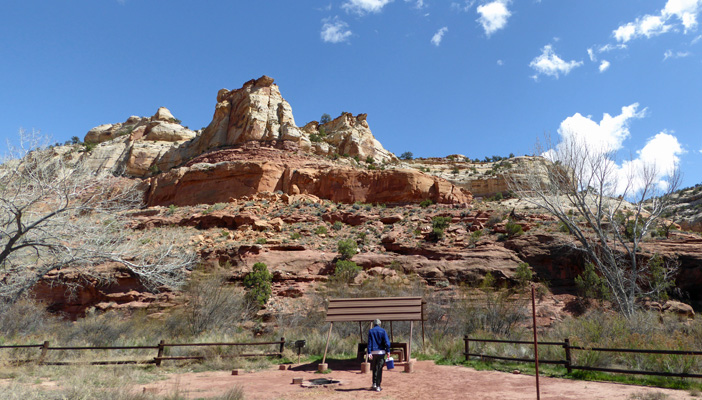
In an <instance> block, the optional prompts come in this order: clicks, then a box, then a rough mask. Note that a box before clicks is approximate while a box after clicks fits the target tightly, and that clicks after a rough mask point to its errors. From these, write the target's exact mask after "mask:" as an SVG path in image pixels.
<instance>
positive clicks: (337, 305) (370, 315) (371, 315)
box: [325, 297, 426, 322]
mask: <svg viewBox="0 0 702 400" xmlns="http://www.w3.org/2000/svg"><path fill="white" fill-rule="evenodd" d="M425 309H426V302H425V301H424V300H422V298H421V297H373V298H358V299H330V300H329V308H328V309H327V319H326V320H325V321H326V322H355V321H373V320H374V319H376V318H377V319H380V320H381V321H426V312H425Z"/></svg>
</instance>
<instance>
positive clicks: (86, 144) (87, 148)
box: [83, 143, 98, 153]
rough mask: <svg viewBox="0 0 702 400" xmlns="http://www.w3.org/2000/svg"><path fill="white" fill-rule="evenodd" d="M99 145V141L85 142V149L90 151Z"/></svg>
mask: <svg viewBox="0 0 702 400" xmlns="http://www.w3.org/2000/svg"><path fill="white" fill-rule="evenodd" d="M97 145H98V144H97V143H83V151H84V152H86V153H90V152H91V151H93V149H94V148H95V147H96V146H97Z"/></svg>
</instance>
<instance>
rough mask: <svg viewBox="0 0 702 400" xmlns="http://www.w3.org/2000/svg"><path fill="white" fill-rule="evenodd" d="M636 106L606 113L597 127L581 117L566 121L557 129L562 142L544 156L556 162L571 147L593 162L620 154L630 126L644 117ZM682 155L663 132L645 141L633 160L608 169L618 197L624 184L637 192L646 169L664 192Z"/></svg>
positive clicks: (677, 146)
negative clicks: (584, 151) (579, 148)
mask: <svg viewBox="0 0 702 400" xmlns="http://www.w3.org/2000/svg"><path fill="white" fill-rule="evenodd" d="M638 106H639V104H638V103H634V104H632V105H629V106H626V107H622V112H621V114H619V115H617V116H614V117H613V116H611V115H609V114H607V113H605V114H604V116H603V118H602V120H601V121H600V122H599V123H598V122H595V121H593V120H592V118H591V117H584V116H582V115H581V114H580V113H576V114H574V115H573V116H571V117H568V118H566V119H565V120H564V121H563V122H561V125H560V127H559V128H558V134H559V135H560V139H561V141H560V143H559V144H558V145H557V146H556V151H553V150H552V151H551V152H549V153H544V156H545V157H548V158H551V159H554V158H558V151H565V150H566V148H567V146H568V145H571V144H575V145H582V146H584V147H585V148H586V149H587V151H588V153H587V154H588V155H589V157H592V158H595V157H599V156H602V155H604V154H607V153H610V152H617V151H619V150H621V149H622V148H623V143H624V141H625V140H626V139H627V138H629V136H630V132H629V123H630V122H631V121H632V120H634V119H637V118H642V117H644V116H645V112H646V109H643V110H641V111H637V109H638ZM683 153H684V150H683V148H682V146H681V145H680V143H679V142H678V140H677V138H676V137H675V136H673V135H672V134H670V133H668V132H666V131H663V132H660V133H658V134H657V135H655V136H654V137H652V138H650V139H648V141H647V142H646V145H645V146H644V147H643V148H642V149H640V150H638V151H637V152H636V154H637V157H636V158H634V159H631V160H627V161H624V162H622V163H621V164H619V165H617V164H614V163H612V164H611V165H610V167H611V168H613V171H614V174H615V176H616V177H617V182H615V183H614V185H613V189H614V190H615V192H616V193H617V194H621V193H622V192H623V191H624V188H625V183H627V182H629V183H630V184H631V187H630V188H629V189H630V191H629V193H632V192H636V191H638V190H640V189H641V188H642V187H643V185H644V181H643V179H642V177H641V172H642V171H643V169H644V168H645V167H654V168H655V169H656V170H657V172H658V176H657V177H656V180H657V181H656V184H657V186H658V188H665V187H666V186H667V181H666V180H665V176H667V175H670V174H671V173H673V171H674V169H675V167H676V166H677V164H678V162H679V161H680V158H679V157H678V156H679V155H681V154H683ZM585 167H586V168H587V166H585ZM585 172H587V171H585Z"/></svg>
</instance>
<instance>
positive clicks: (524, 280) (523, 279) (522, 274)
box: [515, 262, 534, 288]
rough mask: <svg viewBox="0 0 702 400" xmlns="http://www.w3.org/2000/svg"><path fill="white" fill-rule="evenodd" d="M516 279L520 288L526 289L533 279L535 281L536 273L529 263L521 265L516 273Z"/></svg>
mask: <svg viewBox="0 0 702 400" xmlns="http://www.w3.org/2000/svg"><path fill="white" fill-rule="evenodd" d="M515 278H516V279H517V284H518V285H519V287H520V288H524V287H526V285H528V284H529V283H530V282H531V281H532V279H534V273H533V272H532V271H531V268H530V267H529V263H524V262H523V263H519V266H518V267H517V271H516V273H515Z"/></svg>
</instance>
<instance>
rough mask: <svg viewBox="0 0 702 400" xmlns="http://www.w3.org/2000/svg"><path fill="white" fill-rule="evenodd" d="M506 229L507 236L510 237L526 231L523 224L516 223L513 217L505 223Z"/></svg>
mask: <svg viewBox="0 0 702 400" xmlns="http://www.w3.org/2000/svg"><path fill="white" fill-rule="evenodd" d="M505 230H506V231H507V237H509V238H513V237H515V236H519V235H521V234H523V233H524V231H523V230H522V226H521V225H519V224H517V223H515V222H514V221H512V220H511V219H510V220H509V221H507V224H505Z"/></svg>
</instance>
